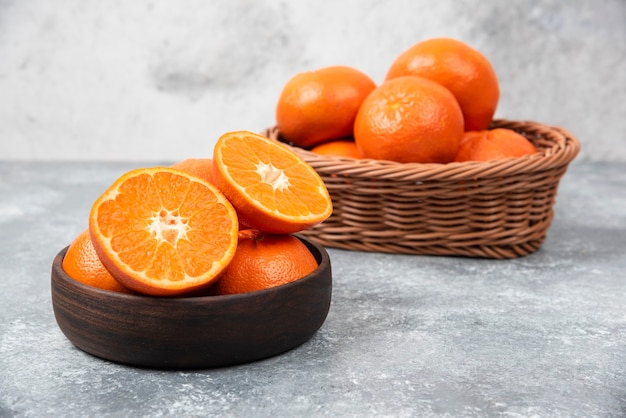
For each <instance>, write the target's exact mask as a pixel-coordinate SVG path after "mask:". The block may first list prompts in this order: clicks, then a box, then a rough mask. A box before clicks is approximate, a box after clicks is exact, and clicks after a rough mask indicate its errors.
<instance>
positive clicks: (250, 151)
mask: <svg viewBox="0 0 626 418" xmlns="http://www.w3.org/2000/svg"><path fill="white" fill-rule="evenodd" d="M256 144H260V145H259V146H256ZM222 162H223V163H224V166H225V167H226V169H227V170H228V175H229V176H230V177H231V178H232V179H233V180H234V181H235V183H237V184H238V186H239V187H240V188H241V189H243V190H245V193H246V194H247V195H248V196H250V197H251V198H252V199H254V201H256V202H259V203H260V204H261V205H262V206H264V207H265V208H266V210H269V211H271V212H277V213H280V214H282V215H286V216H289V217H298V218H307V217H309V216H315V215H318V214H320V213H323V212H324V211H325V210H326V208H327V207H328V201H327V200H326V199H325V198H324V196H325V195H326V192H325V190H323V186H322V185H320V184H319V183H318V181H317V180H313V178H314V177H312V173H311V171H310V170H309V169H308V168H307V167H306V166H305V165H304V164H302V163H301V162H300V161H299V160H298V159H296V158H294V157H293V156H291V155H290V154H289V152H287V151H286V150H283V149H282V148H281V147H276V146H274V144H272V143H268V144H263V143H260V142H256V141H255V142H249V141H246V140H245V138H241V137H236V138H230V140H229V142H228V144H227V146H225V147H224V148H223V152H222ZM320 182H321V180H320ZM320 190H322V191H323V192H322V193H320Z"/></svg>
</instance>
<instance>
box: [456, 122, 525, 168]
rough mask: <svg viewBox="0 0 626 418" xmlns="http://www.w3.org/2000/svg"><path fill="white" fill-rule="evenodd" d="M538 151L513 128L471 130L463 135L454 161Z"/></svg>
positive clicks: (496, 157)
mask: <svg viewBox="0 0 626 418" xmlns="http://www.w3.org/2000/svg"><path fill="white" fill-rule="evenodd" d="M535 153H537V148H536V147H535V146H534V145H533V143H532V142H530V141H529V140H528V139H526V137H525V136H523V135H520V134H518V133H517V132H515V131H513V130H511V129H505V128H497V129H491V130H484V131H469V132H466V133H465V134H464V135H463V139H462V140H461V144H460V145H459V152H458V153H457V155H456V158H455V159H454V161H457V162H462V161H491V160H501V159H504V158H512V157H522V156H524V155H532V154H535Z"/></svg>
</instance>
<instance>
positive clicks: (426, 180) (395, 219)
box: [264, 120, 580, 258]
mask: <svg viewBox="0 0 626 418" xmlns="http://www.w3.org/2000/svg"><path fill="white" fill-rule="evenodd" d="M498 127H500V128H509V129H513V130H515V131H517V132H519V133H521V134H522V135H524V136H526V137H527V138H528V139H529V140H530V141H531V142H533V143H534V144H535V146H537V148H538V149H539V150H540V152H539V153H537V154H535V155H532V156H527V157H522V158H510V159H506V160H499V161H491V162H466V163H450V164H417V163H409V164H401V163H396V162H391V161H379V160H371V159H363V160H358V159H352V158H339V157H330V156H324V155H318V154H315V153H312V152H310V151H307V150H304V149H302V148H298V147H294V146H291V149H292V150H294V151H295V152H296V154H298V155H300V156H301V157H302V158H303V159H304V160H306V161H307V162H308V163H309V164H311V166H312V167H313V168H314V169H315V170H316V171H317V172H318V173H319V174H320V176H321V177H322V179H323V180H324V182H325V183H326V186H327V188H328V191H329V193H330V196H331V199H332V201H333V207H334V208H333V214H332V215H331V217H330V218H328V219H327V220H326V221H324V222H323V223H321V224H319V225H317V226H315V227H313V228H311V229H309V230H307V231H303V232H302V234H303V235H306V236H308V237H309V238H311V239H312V240H314V241H316V242H318V243H320V244H322V245H324V246H327V247H334V248H343V249H348V250H359V251H372V252H386V253H402V254H428V255H458V256H470V257H484V258H515V257H520V256H524V255H527V254H530V253H532V252H534V251H536V250H537V249H539V247H540V246H541V244H542V242H543V241H544V239H545V237H546V233H547V231H548V228H549V226H550V223H551V222H552V217H553V206H554V203H555V196H556V193H557V189H558V185H559V181H560V179H561V177H562V176H563V174H565V171H566V170H567V166H568V164H569V163H570V162H571V161H572V160H573V159H574V158H575V157H576V155H577V154H578V152H579V150H580V144H579V142H578V141H577V140H576V138H574V137H573V136H572V135H571V134H569V133H568V132H567V131H565V130H564V129H561V128H558V127H550V126H545V125H542V124H539V123H535V122H521V121H509V120H496V121H494V123H493V124H492V128H498ZM264 134H265V135H266V136H268V137H270V138H273V139H276V140H280V141H282V139H281V138H280V133H279V132H278V131H277V129H276V128H271V129H268V130H266V131H265V132H264ZM283 142H284V141H283Z"/></svg>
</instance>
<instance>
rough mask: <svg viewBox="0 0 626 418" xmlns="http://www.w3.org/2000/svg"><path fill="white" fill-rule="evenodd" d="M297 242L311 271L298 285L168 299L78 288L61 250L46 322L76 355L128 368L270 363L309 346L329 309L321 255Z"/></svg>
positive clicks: (328, 277) (328, 279)
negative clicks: (312, 261) (310, 259)
mask: <svg viewBox="0 0 626 418" xmlns="http://www.w3.org/2000/svg"><path fill="white" fill-rule="evenodd" d="M298 238H299V239H300V240H301V241H302V242H303V243H304V244H305V245H306V246H307V247H308V248H309V250H310V251H311V252H312V253H313V255H314V256H315V258H316V260H317V262H318V264H319V267H318V268H317V269H316V270H315V271H314V272H312V273H311V274H309V275H307V276H305V277H303V278H301V279H298V280H296V281H294V282H291V283H288V284H285V285H281V286H277V287H274V288H271V289H266V290H261V291H256V292H250V293H242V294H236V295H224V296H187V297H174V298H161V297H152V296H144V295H136V294H125V293H118V292H111V291H107V290H102V289H98V288H94V287H91V286H88V285H85V284H83V283H80V282H78V281H76V280H74V279H72V278H71V277H69V276H68V275H67V274H66V273H65V271H64V270H63V267H62V263H63V257H64V256H65V253H66V251H67V247H66V248H64V249H63V250H61V251H60V252H59V254H58V255H57V256H56V257H55V259H54V261H53V263H52V280H51V292H52V307H53V309H54V316H55V318H56V321H57V324H58V325H59V328H60V329H61V331H62V332H63V333H64V334H65V336H66V337H67V338H68V339H69V340H70V342H72V344H74V345H75V346H76V347H78V348H79V349H81V350H83V351H85V352H87V353H89V354H91V355H94V356H97V357H100V358H103V359H106V360H110V361H113V362H116V363H122V364H127V365H132V366H136V367H146V368H155V369H192V368H195V369H198V368H212V367H222V366H229V365H235V364H241V363H247V362H251V361H255V360H260V359H264V358H268V357H272V356H275V355H278V354H280V353H283V352H285V351H288V350H291V349H293V348H295V347H297V346H299V345H301V344H303V343H304V342H306V341H307V340H309V339H310V338H311V337H312V336H313V335H314V334H315V333H316V332H317V330H318V329H319V328H320V327H321V326H322V324H323V323H324V321H325V320H326V316H327V314H328V311H329V309H330V301H331V293H332V274H331V265H330V258H329V256H328V253H327V252H326V250H325V249H324V247H322V246H320V245H318V244H315V243H313V242H311V241H309V240H307V239H306V238H303V237H301V236H298Z"/></svg>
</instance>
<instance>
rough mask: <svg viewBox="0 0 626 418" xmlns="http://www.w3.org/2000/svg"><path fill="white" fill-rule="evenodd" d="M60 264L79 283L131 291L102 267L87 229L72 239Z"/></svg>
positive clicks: (124, 291)
mask: <svg viewBox="0 0 626 418" xmlns="http://www.w3.org/2000/svg"><path fill="white" fill-rule="evenodd" d="M62 265H63V270H64V271H65V272H66V273H67V275H68V276H70V277H71V278H72V279H74V280H77V281H79V282H81V283H84V284H87V285H89V286H93V287H97V288H100V289H105V290H111V291H114V292H123V293H132V292H131V291H130V290H129V289H127V288H126V287H124V286H122V285H121V284H120V283H118V282H117V280H115V279H114V278H113V276H112V275H111V273H109V271H108V270H107V269H106V268H105V267H104V265H103V264H102V262H101V261H100V259H99V258H98V254H97V253H96V250H95V248H94V246H93V243H92V242H91V237H90V235H89V229H85V230H84V231H83V232H81V233H80V234H78V236H77V237H76V238H75V239H74V241H72V243H71V244H70V246H69V248H68V249H67V252H66V253H65V257H64V258H63V264H62Z"/></svg>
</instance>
